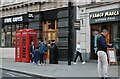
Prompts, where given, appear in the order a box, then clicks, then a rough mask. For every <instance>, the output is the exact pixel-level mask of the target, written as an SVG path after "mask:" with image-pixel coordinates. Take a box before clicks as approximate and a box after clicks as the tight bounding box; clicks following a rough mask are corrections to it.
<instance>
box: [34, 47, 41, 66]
mask: <svg viewBox="0 0 120 79" xmlns="http://www.w3.org/2000/svg"><path fill="white" fill-rule="evenodd" d="M39 59H40V53H39V46H37V47H36V49H35V53H34V62H35V64H36V65H38V61H39Z"/></svg>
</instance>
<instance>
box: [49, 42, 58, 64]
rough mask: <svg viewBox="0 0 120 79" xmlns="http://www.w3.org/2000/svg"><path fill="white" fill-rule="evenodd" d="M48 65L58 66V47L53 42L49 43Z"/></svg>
mask: <svg viewBox="0 0 120 79" xmlns="http://www.w3.org/2000/svg"><path fill="white" fill-rule="evenodd" d="M50 64H58V47H57V45H56V44H55V40H52V41H51V46H50Z"/></svg>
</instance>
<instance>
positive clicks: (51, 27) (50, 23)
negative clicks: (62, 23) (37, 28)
mask: <svg viewBox="0 0 120 79" xmlns="http://www.w3.org/2000/svg"><path fill="white" fill-rule="evenodd" d="M48 29H55V21H49V22H48Z"/></svg>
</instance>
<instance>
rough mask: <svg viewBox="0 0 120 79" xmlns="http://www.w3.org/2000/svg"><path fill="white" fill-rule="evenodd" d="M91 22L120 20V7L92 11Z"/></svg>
mask: <svg viewBox="0 0 120 79" xmlns="http://www.w3.org/2000/svg"><path fill="white" fill-rule="evenodd" d="M89 18H90V24H95V23H104V22H115V21H120V8H115V9H110V10H104V11H98V12H91V13H90V15H89Z"/></svg>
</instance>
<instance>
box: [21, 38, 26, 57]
mask: <svg viewBox="0 0 120 79" xmlns="http://www.w3.org/2000/svg"><path fill="white" fill-rule="evenodd" d="M22 41H23V42H22V46H23V48H22V57H23V58H26V37H25V36H23V38H22Z"/></svg>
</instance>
